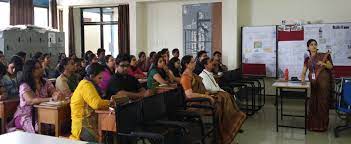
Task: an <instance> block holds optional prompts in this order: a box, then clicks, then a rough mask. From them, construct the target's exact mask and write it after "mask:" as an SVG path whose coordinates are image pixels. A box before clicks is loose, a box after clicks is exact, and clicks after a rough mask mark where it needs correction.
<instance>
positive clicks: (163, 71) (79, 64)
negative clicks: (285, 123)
mask: <svg viewBox="0 0 351 144" xmlns="http://www.w3.org/2000/svg"><path fill="white" fill-rule="evenodd" d="M148 56H149V57H147V55H146V53H145V52H140V53H139V54H138V56H137V57H136V56H133V55H129V54H119V55H118V56H116V57H114V56H112V55H105V50H104V49H102V48H99V49H98V50H97V53H96V54H94V53H93V52H92V51H87V52H86V53H85V54H84V57H83V58H82V59H80V58H77V56H76V55H75V54H71V55H70V56H69V57H66V55H65V54H60V55H59V56H58V60H59V61H58V63H57V64H54V66H53V64H52V62H51V58H52V56H51V55H50V54H47V53H41V52H37V53H36V54H35V55H34V56H33V57H31V58H28V59H27V58H26V53H25V52H19V53H17V54H16V55H14V56H13V57H12V58H11V59H10V61H8V62H7V61H6V60H5V56H4V54H3V53H2V52H1V53H0V100H2V99H7V98H13V97H17V98H19V101H20V103H19V105H18V107H17V110H16V112H15V114H14V117H13V118H12V120H11V122H10V123H9V125H8V131H11V130H14V129H21V130H23V131H26V132H31V133H35V132H38V124H37V121H36V118H35V117H36V115H33V109H34V105H37V104H40V103H42V102H49V101H62V100H66V101H69V102H70V108H71V119H72V125H71V136H70V138H72V139H76V140H84V141H91V142H97V140H98V133H97V121H96V116H97V115H96V113H95V110H97V109H108V107H109V106H113V105H114V104H115V101H114V100H115V99H116V98H119V97H127V98H128V99H129V100H132V101H133V100H140V99H142V98H143V97H144V96H149V95H151V94H152V93H153V92H154V91H153V90H154V89H155V88H156V87H158V86H162V85H173V84H177V85H178V86H179V87H180V88H182V89H183V90H184V92H185V96H186V98H208V99H209V100H210V101H211V103H212V104H214V105H215V106H216V112H217V113H218V115H219V116H220V117H221V118H220V121H219V130H220V131H219V135H220V137H219V139H218V141H219V142H220V143H230V141H233V139H234V137H235V135H236V133H237V132H238V130H240V128H241V125H242V124H243V122H244V120H245V118H246V115H245V114H244V113H242V112H241V111H240V109H239V108H238V106H237V105H236V104H235V97H234V96H233V95H231V94H229V93H227V92H226V91H224V90H223V89H221V88H220V87H219V85H218V83H217V81H216V79H215V78H214V76H215V75H216V74H217V73H218V72H223V71H226V70H228V68H227V67H226V66H225V65H224V64H222V62H221V53H220V52H215V53H214V55H213V57H212V58H209V57H208V55H207V52H206V51H199V52H198V54H197V57H196V59H195V58H193V57H192V56H190V55H185V56H183V57H181V56H180V52H179V49H177V48H176V49H173V50H172V58H170V52H169V50H168V49H167V48H164V49H162V50H161V51H159V52H151V53H150V54H149V55H148ZM52 78H54V81H52ZM49 79H50V80H49ZM140 80H145V82H146V86H145V87H144V86H143V85H142V84H141V83H140ZM33 117H34V118H33ZM33 120H34V121H33Z"/></svg>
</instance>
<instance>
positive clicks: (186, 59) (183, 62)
mask: <svg viewBox="0 0 351 144" xmlns="http://www.w3.org/2000/svg"><path fill="white" fill-rule="evenodd" d="M192 58H193V56H191V55H186V56H184V57H183V58H182V60H181V62H180V63H181V66H182V73H183V72H184V71H185V69H186V65H187V64H189V63H190V62H191V59H192Z"/></svg>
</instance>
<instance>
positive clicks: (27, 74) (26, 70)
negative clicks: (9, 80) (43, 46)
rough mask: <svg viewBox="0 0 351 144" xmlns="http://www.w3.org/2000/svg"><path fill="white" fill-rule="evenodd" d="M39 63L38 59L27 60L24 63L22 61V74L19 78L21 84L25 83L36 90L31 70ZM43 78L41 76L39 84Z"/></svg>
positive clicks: (42, 82)
mask: <svg viewBox="0 0 351 144" xmlns="http://www.w3.org/2000/svg"><path fill="white" fill-rule="evenodd" d="M36 64H39V65H40V63H39V61H38V60H28V61H26V63H24V66H23V74H22V79H21V82H20V83H21V84H23V83H26V84H27V85H29V87H30V88H31V89H32V90H33V91H36V86H35V81H34V77H33V72H34V70H35V69H36V68H35V65H36ZM44 83H45V80H44V79H43V78H42V79H41V84H44Z"/></svg>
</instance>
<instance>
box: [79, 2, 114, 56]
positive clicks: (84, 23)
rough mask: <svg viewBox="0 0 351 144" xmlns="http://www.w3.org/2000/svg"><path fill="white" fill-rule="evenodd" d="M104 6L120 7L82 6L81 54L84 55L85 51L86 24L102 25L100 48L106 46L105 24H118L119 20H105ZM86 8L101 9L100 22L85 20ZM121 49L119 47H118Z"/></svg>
mask: <svg viewBox="0 0 351 144" xmlns="http://www.w3.org/2000/svg"><path fill="white" fill-rule="evenodd" d="M104 8H118V6H105V7H85V8H80V24H81V25H80V27H81V34H80V35H81V56H82V57H84V53H85V37H84V26H85V25H99V26H100V48H104V25H117V26H118V20H117V21H104V20H103V14H104V13H103V9H104ZM85 9H99V13H100V21H99V22H84V15H83V13H84V10H85ZM118 49H119V48H118Z"/></svg>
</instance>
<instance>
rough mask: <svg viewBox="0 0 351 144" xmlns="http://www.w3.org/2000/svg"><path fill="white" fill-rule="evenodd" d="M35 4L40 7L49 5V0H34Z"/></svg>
mask: <svg viewBox="0 0 351 144" xmlns="http://www.w3.org/2000/svg"><path fill="white" fill-rule="evenodd" d="M33 5H34V6H38V7H46V8H48V7H49V0H33Z"/></svg>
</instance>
